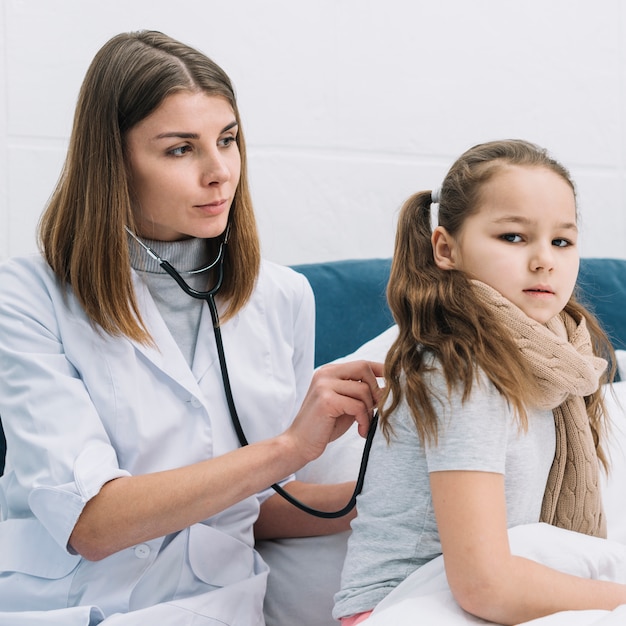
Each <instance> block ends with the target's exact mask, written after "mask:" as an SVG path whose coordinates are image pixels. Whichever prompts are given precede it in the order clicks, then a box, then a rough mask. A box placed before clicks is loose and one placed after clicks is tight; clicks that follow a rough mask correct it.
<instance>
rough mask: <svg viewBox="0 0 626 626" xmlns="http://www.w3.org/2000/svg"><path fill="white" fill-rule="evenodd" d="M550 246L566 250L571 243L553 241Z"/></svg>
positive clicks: (561, 240)
mask: <svg viewBox="0 0 626 626" xmlns="http://www.w3.org/2000/svg"><path fill="white" fill-rule="evenodd" d="M552 245H553V246H557V247H558V248H567V246H571V245H572V242H571V241H569V240H567V239H553V240H552Z"/></svg>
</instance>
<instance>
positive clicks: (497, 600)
mask: <svg viewBox="0 0 626 626" xmlns="http://www.w3.org/2000/svg"><path fill="white" fill-rule="evenodd" d="M430 484H431V490H432V499H433V507H434V511H435V516H436V519H437V526H438V529H439V536H440V539H441V546H442V551H443V558H444V564H445V569H446V574H447V577H448V582H449V584H450V588H451V590H452V593H453V595H454V597H455V599H456V600H457V602H458V603H459V604H460V605H461V607H462V608H463V609H465V610H466V611H468V612H469V613H472V614H473V615H476V616H478V617H480V618H482V619H486V620H489V621H493V622H497V623H499V624H518V623H520V622H526V621H529V620H532V619H535V618H538V617H542V616H545V615H550V614H552V613H556V612H557V611H563V610H578V609H605V610H612V609H614V608H615V607H617V606H619V605H620V604H624V603H626V586H625V585H620V584H618V583H611V582H606V581H599V580H590V579H585V578H579V577H576V576H571V575H569V574H563V573H561V572H558V571H556V570H553V569H551V568H549V567H546V566H544V565H541V564H539V563H537V562H535V561H531V560H529V559H525V558H522V557H518V556H514V555H512V554H511V550H510V547H509V541H508V533H507V520H506V504H505V495H504V476H503V475H502V474H496V473H490V472H475V471H441V472H432V473H431V474H430Z"/></svg>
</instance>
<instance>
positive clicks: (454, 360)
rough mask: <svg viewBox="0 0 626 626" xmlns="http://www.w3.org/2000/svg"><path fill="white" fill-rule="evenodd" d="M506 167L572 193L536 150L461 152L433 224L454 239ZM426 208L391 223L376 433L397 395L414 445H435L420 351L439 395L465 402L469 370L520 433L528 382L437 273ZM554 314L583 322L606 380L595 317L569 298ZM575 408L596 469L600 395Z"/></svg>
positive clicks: (460, 276)
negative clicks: (513, 417)
mask: <svg viewBox="0 0 626 626" xmlns="http://www.w3.org/2000/svg"><path fill="white" fill-rule="evenodd" d="M508 165H515V166H522V167H541V168H546V169H549V170H551V171H552V172H554V173H555V174H557V175H558V176H560V177H561V178H562V179H563V180H565V181H566V182H567V184H568V185H569V186H570V187H571V189H572V193H574V195H575V188H574V184H573V182H572V180H571V177H570V175H569V173H568V171H567V170H566V169H565V168H564V167H563V166H562V165H561V164H560V163H558V162H557V161H555V160H554V159H553V158H551V157H550V156H549V155H548V153H547V152H546V151H545V150H544V149H542V148H540V147H538V146H536V145H534V144H532V143H529V142H526V141H521V140H507V141H494V142H489V143H485V144H480V145H478V146H474V147H473V148H470V149H469V150H467V151H466V152H465V153H464V154H462V155H461V156H460V157H459V158H458V159H457V161H456V162H455V163H454V164H453V165H452V167H451V168H450V171H449V172H448V174H447V175H446V177H445V179H444V181H443V184H442V187H441V191H440V194H439V211H438V223H439V225H440V226H442V227H444V228H445V229H446V230H447V231H448V233H449V234H450V235H452V236H453V237H454V236H457V235H458V234H459V232H460V230H461V228H462V227H463V224H464V222H465V220H466V219H467V218H468V217H469V216H471V215H473V214H474V213H475V212H476V211H477V210H478V201H479V198H480V190H481V187H482V185H484V184H485V183H486V182H487V181H489V180H490V179H491V178H492V177H494V176H496V175H497V174H498V172H500V171H501V170H502V168H503V167H506V166H508ZM431 204H432V193H431V192H430V191H422V192H419V193H416V194H414V195H413V196H411V197H410V198H409V199H408V200H407V201H406V202H405V204H404V205H403V207H402V209H401V211H400V216H399V220H398V227H397V232H396V241H395V248H394V257H393V261H392V266H391V274H390V278H389V283H388V286H387V298H388V301H389V306H390V308H391V311H392V313H393V316H394V318H395V320H396V322H397V324H398V328H399V335H398V338H397V339H396V341H395V342H394V343H393V345H392V347H391V349H390V351H389V352H388V354H387V357H386V360H385V379H386V389H385V395H384V397H383V399H382V400H381V402H380V406H384V407H385V408H384V409H383V410H382V411H381V426H382V429H383V431H384V432H385V434H386V436H387V437H388V438H389V436H390V434H391V427H390V425H389V415H390V414H391V413H392V412H393V411H394V410H395V409H396V408H397V406H398V405H399V403H400V401H401V399H402V397H403V395H404V396H406V401H407V403H408V405H409V408H410V410H411V413H412V415H413V419H414V421H415V425H416V428H417V432H418V434H419V436H420V439H421V440H422V441H423V442H424V441H426V440H428V441H431V442H436V440H437V418H436V414H435V411H434V408H433V404H432V400H431V397H430V391H429V388H428V387H427V385H426V384H425V382H424V377H423V374H424V373H425V371H426V369H427V366H426V361H425V354H426V353H430V354H432V355H435V356H436V357H437V359H438V360H439V362H440V364H441V367H442V370H443V374H444V377H445V380H446V384H447V386H448V389H449V390H450V389H452V388H455V387H456V388H458V389H459V390H461V391H462V394H463V395H462V397H463V400H466V399H467V398H468V397H469V395H470V392H471V389H472V384H473V383H474V382H475V381H476V375H477V371H478V370H479V369H481V370H483V371H484V373H485V374H486V376H487V377H488V378H489V380H490V381H491V382H492V383H493V384H494V385H495V387H496V388H497V389H498V391H499V392H500V393H501V394H502V395H503V396H504V397H505V398H506V399H507V400H508V402H509V403H510V405H511V406H512V407H513V409H514V410H515V412H516V414H517V415H518V416H519V419H520V423H521V425H522V426H523V427H526V424H527V415H526V410H525V406H526V404H527V403H528V400H529V399H531V398H532V394H533V393H534V392H535V389H536V387H535V385H534V381H533V379H532V377H531V375H530V373H529V372H528V371H527V369H526V368H525V367H524V364H523V363H522V361H521V359H519V358H518V355H519V350H518V348H517V345H516V343H515V341H514V340H513V338H512V336H511V335H510V334H509V330H508V328H506V327H505V326H504V325H503V324H502V323H500V322H499V321H498V320H497V319H496V318H495V317H494V316H493V315H492V314H491V312H490V310H489V308H488V307H487V306H486V305H485V304H484V303H483V302H482V301H481V299H480V298H479V297H477V296H476V294H475V292H474V290H473V288H472V284H471V282H470V280H469V279H468V278H467V276H466V275H465V274H464V273H463V272H461V271H458V270H443V269H440V268H439V267H437V265H436V263H435V259H434V256H433V249H432V243H431V236H432V226H431ZM564 310H565V311H566V312H567V313H569V314H570V315H571V316H572V317H573V318H574V319H576V320H580V319H581V318H583V317H584V318H585V320H586V323H587V328H588V330H589V332H590V335H591V340H592V344H593V349H594V353H595V354H596V355H599V356H602V357H604V358H607V359H608V360H609V362H610V363H611V364H612V367H611V368H610V370H609V372H605V374H604V378H603V379H602V380H601V382H602V383H605V382H607V381H608V380H612V379H613V375H614V371H615V355H614V352H613V348H612V346H611V343H610V342H609V340H608V338H607V337H606V335H605V333H604V332H603V330H602V329H601V327H600V325H599V323H598V322H597V320H596V319H595V317H594V316H593V315H592V314H591V313H590V312H589V311H588V310H587V309H585V307H583V306H582V305H581V304H580V303H579V302H577V300H576V297H575V294H572V297H571V298H570V300H569V302H568V303H567V305H566V306H565V309H564ZM388 400H389V402H387V401H388ZM585 403H586V406H587V413H588V415H589V420H590V423H591V429H592V432H593V436H594V440H595V443H596V448H597V451H598V458H599V459H600V461H601V462H602V464H603V465H604V467H605V468H606V467H607V459H606V456H605V455H604V453H603V451H602V448H601V446H600V439H601V434H602V432H603V429H604V420H605V418H604V413H605V412H604V404H603V400H602V390H601V388H599V389H598V390H597V391H596V392H595V393H593V394H592V395H590V396H588V397H586V398H585Z"/></svg>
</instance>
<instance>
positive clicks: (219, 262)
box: [126, 223, 378, 519]
mask: <svg viewBox="0 0 626 626" xmlns="http://www.w3.org/2000/svg"><path fill="white" fill-rule="evenodd" d="M126 232H127V233H128V234H129V235H130V236H131V237H132V238H133V239H134V240H135V241H136V242H137V243H138V244H139V245H140V246H141V247H142V248H143V249H144V250H145V251H146V252H147V253H148V254H149V255H150V256H151V257H152V258H153V259H154V260H155V261H156V262H157V263H158V264H159V265H160V266H161V267H162V268H163V269H164V270H165V271H166V272H167V273H168V274H169V275H170V276H171V277H172V278H173V279H174V280H175V281H176V282H177V283H178V285H179V286H180V288H181V289H182V290H183V291H184V292H185V293H186V294H187V295H188V296H191V297H192V298H197V299H199V300H204V301H205V302H206V303H207V304H208V305H209V311H210V312H211V320H212V322H213V332H214V334H215V344H216V346H217V355H218V359H219V364H220V371H221V374H222V384H223V385H224V393H225V395H226V403H227V405H228V411H229V413H230V419H231V421H232V423H233V427H234V429H235V432H236V433H237V439H238V440H239V444H240V445H241V446H242V447H243V446H247V445H248V439H247V438H246V435H245V433H244V432H243V427H242V426H241V421H240V420H239V415H238V414H237V409H236V408H235V401H234V399H233V392H232V389H231V386H230V378H229V376H228V367H227V365H226V355H225V354H224V344H223V342H222V331H221V329H220V319H219V314H218V312H217V306H216V304H215V295H216V294H217V292H218V291H219V290H220V288H221V286H222V283H223V281H224V259H225V257H226V245H227V243H228V237H229V235H230V223H229V224H228V226H227V227H226V231H225V232H224V239H223V240H222V242H221V243H220V247H219V250H218V251H217V255H216V257H215V259H214V260H213V261H212V262H210V263H209V264H208V265H205V266H204V267H201V268H200V269H197V270H193V271H191V272H188V273H189V274H200V273H202V272H206V271H208V270H210V269H213V268H214V267H215V266H217V279H216V281H215V284H214V285H213V288H212V289H209V291H198V290H197V289H193V288H192V287H190V286H189V285H188V284H187V283H186V282H185V280H184V278H183V277H182V276H181V275H180V273H179V272H178V271H177V270H176V269H175V268H174V267H173V266H172V264H171V263H170V262H169V261H167V260H166V259H162V258H161V257H160V256H159V255H158V254H157V253H156V252H155V251H154V250H153V249H152V248H150V246H148V245H146V244H145V243H144V242H143V241H141V239H139V237H137V235H135V234H134V233H133V232H132V231H131V230H130V229H129V228H128V227H126ZM377 421H378V420H377V413H376V412H374V416H373V417H372V420H371V422H370V426H369V429H368V432H367V437H366V439H365V446H364V448H363V456H362V458H361V466H360V468H359V474H358V477H357V481H356V485H355V488H354V492H353V494H352V497H351V498H350V500H349V502H348V504H346V506H344V507H343V508H342V509H340V510H338V511H319V510H317V509H313V508H311V507H309V506H307V505H306V504H304V503H303V502H301V501H300V500H298V499H297V498H294V497H293V496H292V495H291V494H290V493H289V492H287V491H285V490H284V489H283V488H282V487H281V486H280V485H278V484H276V483H274V484H273V485H271V487H272V489H273V490H274V491H275V492H276V493H278V494H279V495H281V496H282V497H283V498H285V500H287V501H288V502H290V503H291V504H293V505H294V506H296V507H298V508H299V509H300V510H302V511H304V512H305V513H309V514H310V515H315V516H316V517H323V518H326V519H331V518H337V517H342V516H344V515H346V514H347V513H349V512H350V511H351V510H352V509H353V508H354V507H355V505H356V498H357V496H358V495H359V494H360V493H361V490H362V489H363V481H364V479H365V470H366V468H367V460H368V458H369V453H370V449H371V447H372V441H373V439H374V433H375V432H376V424H377Z"/></svg>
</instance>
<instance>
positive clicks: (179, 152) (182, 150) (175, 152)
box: [167, 146, 191, 157]
mask: <svg viewBox="0 0 626 626" xmlns="http://www.w3.org/2000/svg"><path fill="white" fill-rule="evenodd" d="M189 150H191V146H178V148H172V149H171V150H168V151H167V153H168V154H170V155H172V156H175V157H179V156H183V155H184V154H187V152H189Z"/></svg>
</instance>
